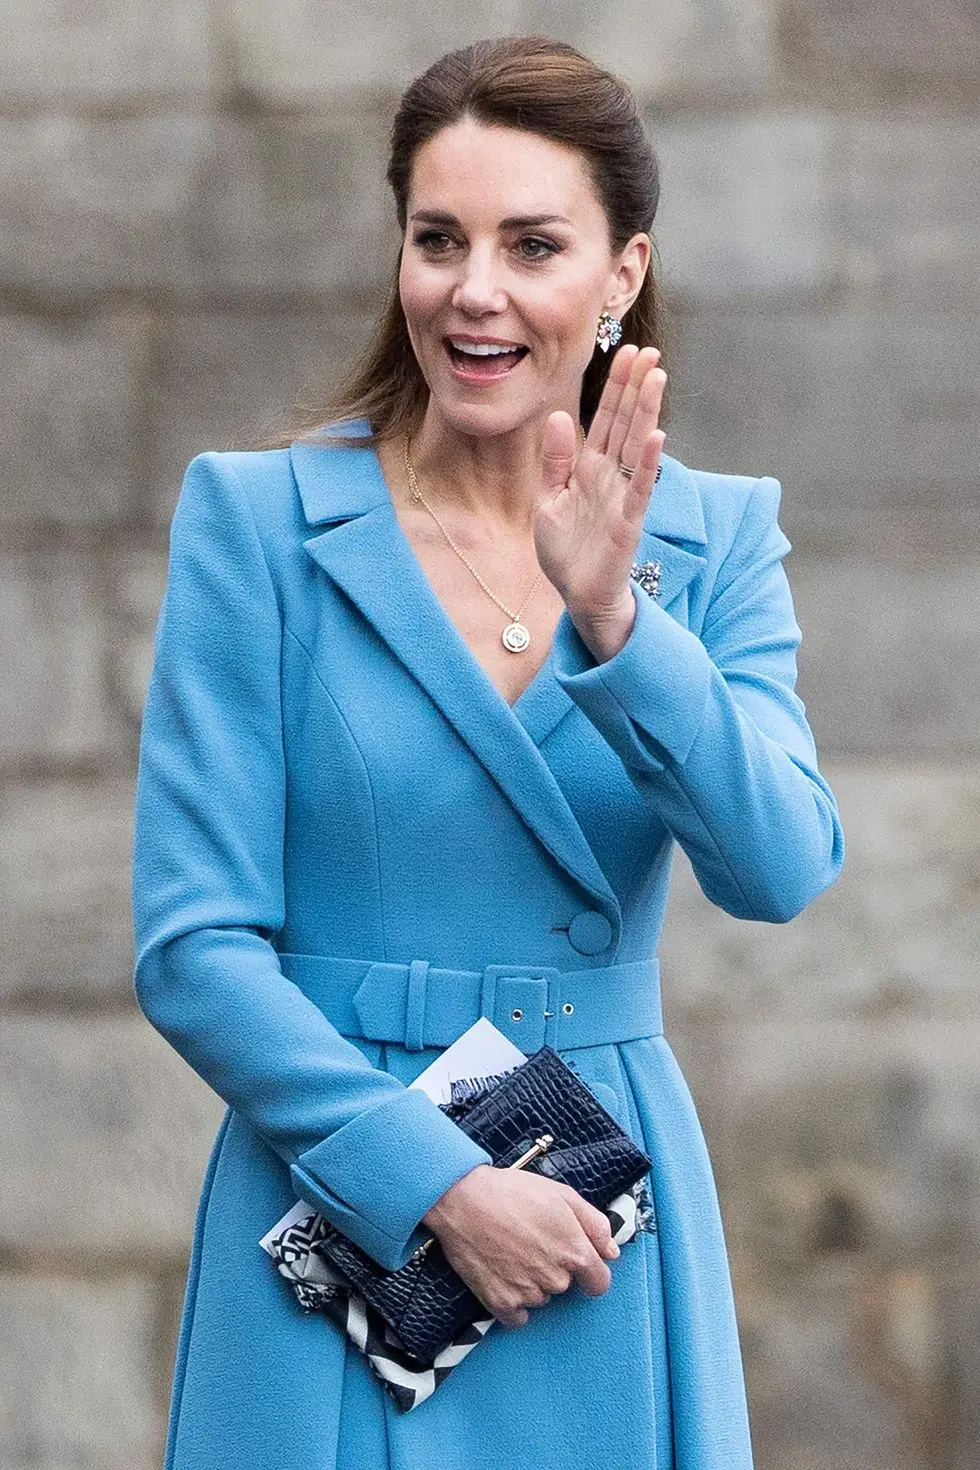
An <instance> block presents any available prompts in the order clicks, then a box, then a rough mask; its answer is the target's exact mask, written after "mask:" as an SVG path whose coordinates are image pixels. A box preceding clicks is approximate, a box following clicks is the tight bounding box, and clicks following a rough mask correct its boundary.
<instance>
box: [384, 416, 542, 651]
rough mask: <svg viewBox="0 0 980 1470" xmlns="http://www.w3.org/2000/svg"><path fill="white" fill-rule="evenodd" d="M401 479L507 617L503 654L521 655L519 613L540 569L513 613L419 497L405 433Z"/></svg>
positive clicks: (523, 636)
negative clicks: (405, 480)
mask: <svg viewBox="0 0 980 1470" xmlns="http://www.w3.org/2000/svg"><path fill="white" fill-rule="evenodd" d="M405 477H406V479H407V480H408V488H409V490H410V491H411V492H412V499H413V500H420V501H421V502H422V504H423V505H424V506H425V508H426V510H427V511H428V512H429V515H430V516H431V517H432V519H433V520H434V521H435V523H436V525H437V526H438V527H439V529H440V531H441V532H442V534H443V535H444V536H445V538H446V540H447V541H448V542H449V544H450V546H451V547H452V549H453V551H455V553H456V555H457V556H458V557H459V559H460V561H461V562H462V563H463V565H464V566H466V567H468V568H469V569H470V571H471V572H472V573H473V575H474V577H475V578H476V580H477V581H478V582H479V584H480V586H481V587H482V588H483V590H484V592H485V593H486V594H487V596H488V597H492V598H493V600H494V602H495V603H496V604H497V606H498V607H499V608H500V610H501V611H502V612H505V613H506V614H507V616H508V617H509V618H510V622H509V623H508V624H507V626H506V628H505V629H504V631H503V632H502V633H501V635H500V641H501V643H502V644H503V645H504V647H505V648H506V650H507V652H508V653H523V652H524V650H525V648H528V647H530V643H531V634H530V633H529V632H528V630H527V628H526V626H525V625H524V623H522V622H521V614H522V613H523V611H524V609H525V608H526V607H527V605H528V603H529V602H530V601H531V598H532V597H533V596H534V594H535V592H536V591H537V587H538V583H539V582H540V581H541V578H542V577H543V576H544V573H543V572H542V571H540V570H539V571H538V575H537V576H536V577H535V579H534V582H533V583H532V585H531V590H530V592H528V594H527V596H526V597H525V598H524V601H523V602H522V603H521V605H520V607H519V608H517V609H516V611H512V610H511V609H510V608H509V607H508V606H507V604H506V603H505V602H503V601H502V600H501V599H500V598H499V597H498V596H497V594H496V592H494V591H492V590H491V588H489V587H488V586H487V584H486V582H484V580H483V578H482V577H481V576H480V573H479V572H478V571H477V569H476V567H475V566H474V565H473V563H472V562H471V561H470V560H469V558H468V557H467V556H465V555H464V553H463V552H462V551H460V549H459V547H458V546H457V545H456V542H455V541H454V540H453V538H452V537H451V536H450V534H449V532H448V531H447V530H446V528H445V526H444V525H443V524H442V521H441V520H440V519H439V517H438V516H437V515H436V513H435V511H434V510H433V509H432V506H431V505H430V504H429V502H428V501H427V500H426V498H425V496H424V495H423V494H422V491H421V489H420V487H419V482H418V476H417V475H416V473H415V466H414V465H413V464H412V454H411V436H410V435H408V434H406V435H405Z"/></svg>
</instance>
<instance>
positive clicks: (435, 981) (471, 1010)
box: [279, 953, 663, 1055]
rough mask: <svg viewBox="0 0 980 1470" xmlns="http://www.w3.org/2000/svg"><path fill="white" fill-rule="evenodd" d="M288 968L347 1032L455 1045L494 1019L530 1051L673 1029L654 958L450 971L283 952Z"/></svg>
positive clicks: (418, 1044) (414, 1045)
mask: <svg viewBox="0 0 980 1470" xmlns="http://www.w3.org/2000/svg"><path fill="white" fill-rule="evenodd" d="M279 958H280V961H281V963H282V970H283V974H284V975H286V976H287V978H288V979H290V980H292V981H293V983H294V984H295V985H297V986H298V987H299V989H300V990H302V992H303V994H304V995H306V996H308V997H309V999H310V1000H312V1001H313V1003H314V1004H315V1005H316V1006H318V1007H319V1009H320V1010H321V1011H322V1012H323V1014H324V1015H325V1016H326V1017H327V1020H328V1021H330V1022H332V1023H333V1025H334V1026H335V1027H336V1028H337V1030H338V1031H339V1032H340V1033H341V1035H342V1036H347V1037H363V1038H364V1039H366V1040H369V1041H393V1042H398V1043H399V1044H400V1045H401V1046H404V1047H406V1048H407V1050H408V1051H421V1050H423V1048H425V1047H444V1046H449V1045H450V1043H451V1042H453V1041H455V1040H456V1038H457V1037H458V1036H461V1035H462V1033H463V1032H464V1031H465V1030H466V1029H467V1027H469V1026H472V1024H473V1022H474V1021H476V1020H478V1019H479V1017H480V1016H486V1017H487V1018H488V1019H489V1020H490V1021H492V1022H493V1024H494V1025H495V1026H496V1027H497V1029H498V1030H500V1031H502V1032H503V1033H504V1035H505V1036H507V1037H509V1038H510V1040H511V1041H513V1042H514V1044H515V1046H518V1047H519V1048H520V1049H521V1051H523V1052H526V1053H527V1054H528V1055H530V1054H531V1053H532V1052H535V1051H537V1049H538V1048H539V1047H540V1046H544V1045H545V1044H547V1045H548V1046H550V1047H553V1048H554V1050H555V1051H567V1050H570V1049H571V1048H574V1047H579V1046H602V1045H605V1044H607V1043H610V1042H619V1041H634V1040H636V1039H637V1038H638V1037H641V1036H660V1035H662V1034H663V1015H662V1012H661V1005H660V966H659V964H658V962H657V960H656V959H655V958H653V957H651V958H650V959H645V960H635V961H632V962H631V963H628V964H623V965H606V966H605V967H602V968H597V969H592V970H559V969H558V968H557V966H552V965H517V964H515V965H486V966H485V967H484V968H483V970H482V971H481V970H449V969H444V968H443V967H441V966H438V965H431V964H430V963H429V961H428V960H412V961H411V962H410V963H409V964H389V963H387V962H378V961H372V960H351V959H344V958H340V957H332V956H328V955H314V954H288V953H287V954H283V953H280V955H279Z"/></svg>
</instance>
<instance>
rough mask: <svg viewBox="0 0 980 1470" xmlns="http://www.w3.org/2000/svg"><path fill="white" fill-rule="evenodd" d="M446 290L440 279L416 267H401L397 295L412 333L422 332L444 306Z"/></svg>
mask: <svg viewBox="0 0 980 1470" xmlns="http://www.w3.org/2000/svg"><path fill="white" fill-rule="evenodd" d="M445 292H446V288H445V285H444V284H443V282H442V281H441V279H440V278H439V277H438V276H437V275H435V274H434V273H432V272H430V271H425V270H419V269H418V267H417V266H412V265H403V266H402V268H401V270H400V272H399V276H398V294H399V297H400V300H401V304H402V311H403V312H404V313H405V319H406V321H407V322H408V324H409V327H410V328H411V329H412V331H413V332H424V331H425V330H426V327H427V326H428V324H429V322H430V321H431V320H432V318H433V317H434V316H435V315H436V313H437V312H439V311H440V310H441V309H442V307H443V305H444V299H443V298H444V296H445Z"/></svg>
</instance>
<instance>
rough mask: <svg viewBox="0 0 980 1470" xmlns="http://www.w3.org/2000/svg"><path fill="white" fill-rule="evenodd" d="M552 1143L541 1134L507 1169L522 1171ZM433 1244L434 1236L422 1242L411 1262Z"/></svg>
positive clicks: (552, 1135)
mask: <svg viewBox="0 0 980 1470" xmlns="http://www.w3.org/2000/svg"><path fill="white" fill-rule="evenodd" d="M554 1141H555V1136H554V1134H553V1133H542V1135H541V1137H540V1138H536V1139H535V1140H534V1142H533V1143H532V1145H531V1147H530V1148H529V1149H528V1150H527V1151H526V1152H525V1153H522V1154H521V1156H520V1158H519V1159H515V1160H514V1162H513V1163H512V1164H508V1165H507V1167H508V1169H523V1168H524V1165H525V1164H529V1163H530V1162H531V1160H532V1159H536V1158H537V1157H538V1154H543V1153H546V1152H547V1150H548V1149H549V1148H550V1147H551V1145H552V1144H553V1143H554ZM434 1242H435V1236H434V1235H430V1236H429V1239H428V1240H426V1241H423V1243H422V1244H421V1245H420V1246H419V1247H418V1249H417V1250H414V1251H413V1252H412V1257H411V1258H412V1260H413V1261H416V1260H418V1258H419V1256H424V1255H425V1253H426V1251H427V1250H428V1249H429V1246H430V1245H433V1244H434Z"/></svg>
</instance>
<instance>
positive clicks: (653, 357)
mask: <svg viewBox="0 0 980 1470" xmlns="http://www.w3.org/2000/svg"><path fill="white" fill-rule="evenodd" d="M658 357H659V354H658V353H657V352H656V350H655V349H653V348H645V349H643V351H642V352H639V353H638V352H637V351H636V349H635V348H631V347H627V348H621V349H620V351H619V352H618V353H617V354H616V357H615V359H614V361H613V364H612V367H611V369H610V373H609V379H608V381H607V383H606V387H605V389H604V391H603V394H602V399H601V401H600V403H599V407H598V409H597V411H596V414H595V417H594V419H593V421H592V425H591V427H590V429H589V434H588V437H587V439H586V441H585V444H584V445H583V446H582V447H581V449H580V450H579V451H578V453H577V454H576V447H577V446H576V439H575V428H574V425H573V423H572V420H571V419H570V417H569V416H568V414H565V413H555V414H552V416H551V418H550V419H549V420H548V424H547V426H546V430H545V441H544V451H543V454H544V472H543V479H544V489H543V493H542V494H541V496H540V497H539V499H538V502H537V505H536V508H535V519H534V542H535V549H536V551H537V556H538V561H539V563H540V566H541V569H542V571H543V572H544V574H545V576H546V577H547V578H548V580H549V582H551V583H552V585H553V586H555V587H556V588H557V589H558V591H559V592H560V593H561V594H562V597H563V598H564V600H565V602H566V604H567V605H568V606H569V607H573V606H574V607H575V608H577V609H580V610H584V611H588V612H590V613H591V614H593V615H595V616H600V615H602V614H603V613H604V612H606V611H608V610H610V609H611V608H613V607H614V606H616V605H617V604H619V603H621V602H622V600H623V598H624V596H628V595H629V574H630V568H631V566H632V564H633V561H634V559H635V555H636V547H637V543H638V541H639V538H640V531H641V529H642V525H643V516H644V513H645V511H646V507H647V503H648V501H649V498H650V492H651V490H652V488H653V483H654V480H655V478H656V472H657V464H658V462H659V458H660V451H661V448H662V446H663V440H664V435H663V431H662V430H660V429H658V428H657V420H658V418H659V414H660V403H661V399H662V397H663V388H664V384H665V382H666V374H665V373H664V372H663V370H662V369H660V368H658V367H657V366H656V363H657V360H658ZM621 463H622V464H626V465H629V466H630V467H631V468H634V470H635V473H634V475H633V477H632V479H629V478H627V477H626V476H625V475H623V474H622V473H621V472H620V468H619V467H620V464H621Z"/></svg>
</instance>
